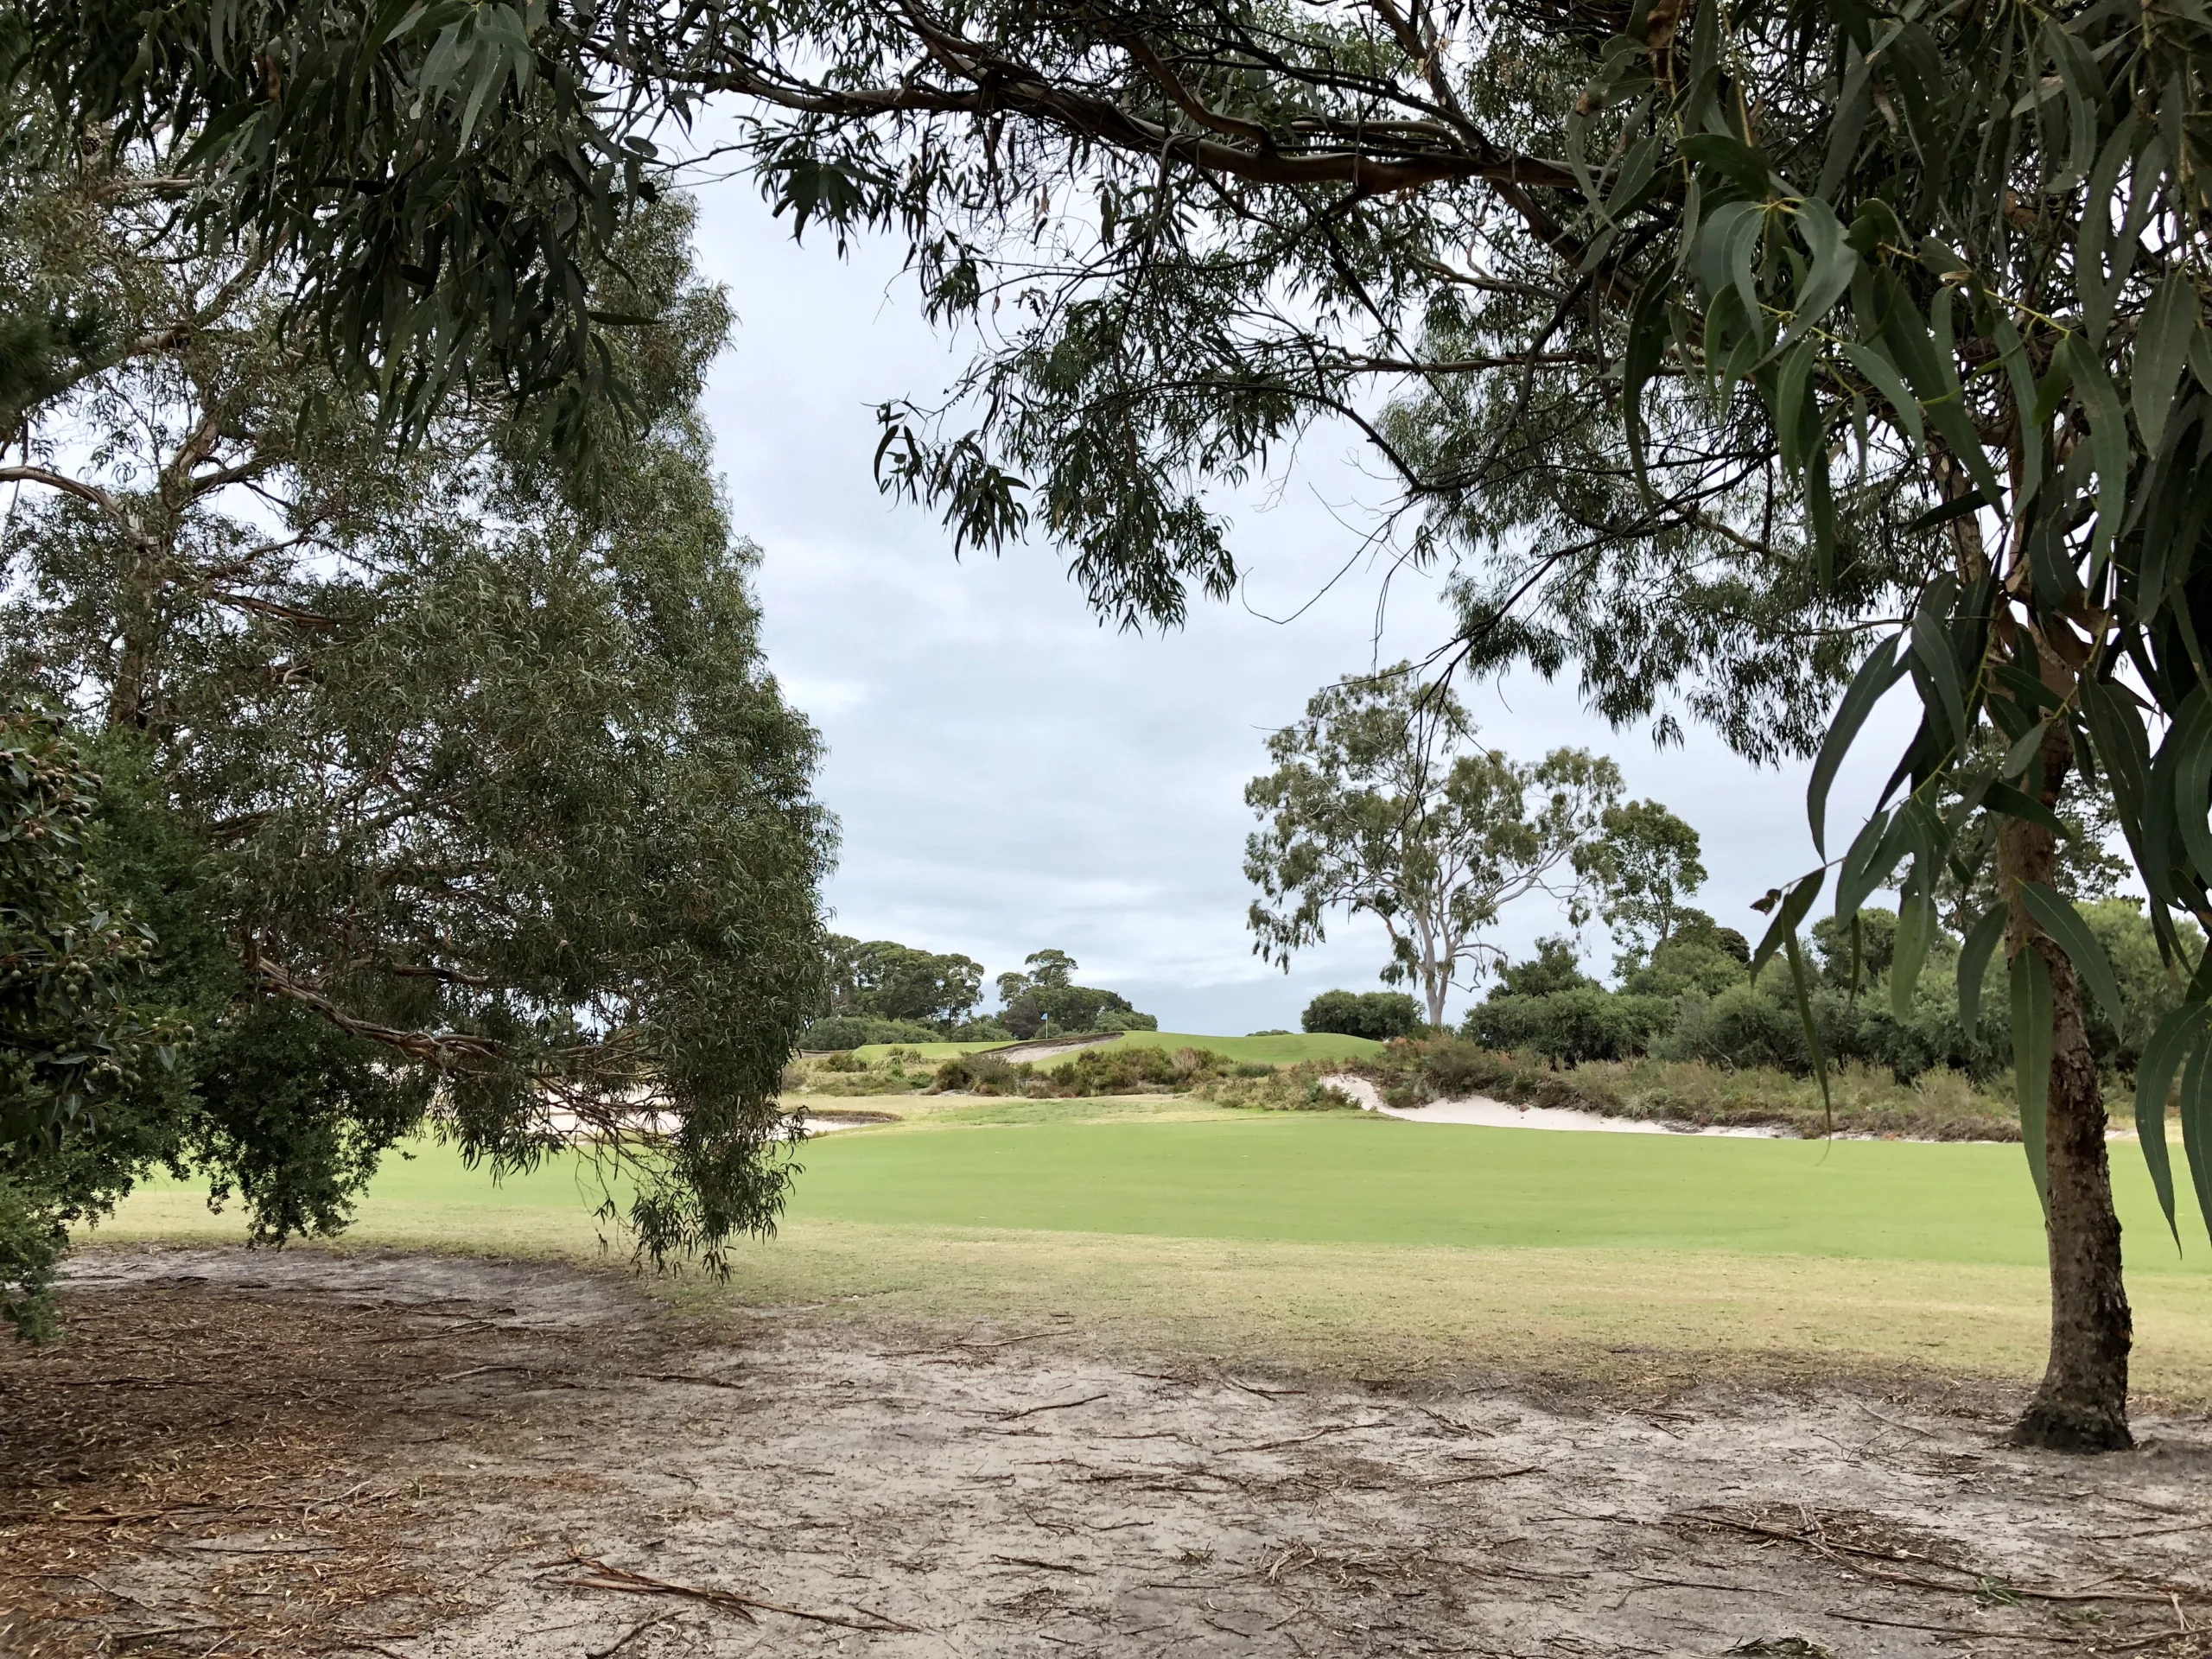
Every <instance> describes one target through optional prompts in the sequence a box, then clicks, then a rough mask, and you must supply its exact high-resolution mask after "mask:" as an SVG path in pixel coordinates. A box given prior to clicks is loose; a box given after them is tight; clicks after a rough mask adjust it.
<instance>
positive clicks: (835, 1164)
mask: <svg viewBox="0 0 2212 1659" xmlns="http://www.w3.org/2000/svg"><path fill="white" fill-rule="evenodd" d="M1179 1104H1180V1103H1174V1102H1169V1101H1166V1100H1165V1099H1154V1100H1140V1101H1135V1102H1130V1103H1121V1102H1113V1101H1102V1102H1081V1101H1043V1102H1017V1101H1006V1102H1002V1103H1001V1102H988V1103H986V1102H977V1103H974V1104H973V1105H972V1106H967V1107H963V1108H962V1109H960V1111H959V1113H958V1116H961V1117H968V1118H970V1122H969V1123H968V1124H966V1125H963V1126H959V1127H957V1128H956V1127H953V1126H952V1125H950V1124H947V1123H944V1122H939V1123H938V1124H937V1125H935V1126H933V1127H934V1128H936V1129H937V1131H938V1132H934V1133H931V1132H923V1131H922V1130H921V1128H920V1126H916V1127H915V1128H907V1127H903V1126H887V1127H885V1128H880V1129H879V1128H858V1129H846V1130H842V1131H839V1132H838V1133H836V1134H835V1135H824V1136H823V1137H821V1138H820V1139H817V1140H816V1141H812V1142H810V1144H809V1145H808V1146H807V1147H806V1148H805V1149H804V1152H803V1153H802V1154H801V1158H802V1161H803V1163H804V1174H803V1175H802V1176H801V1177H800V1179H799V1180H798V1184H797V1185H796V1187H795V1189H794V1191H793V1193H792V1197H791V1205H790V1211H789V1213H790V1216H791V1219H793V1220H794V1221H838V1222H857V1223H864V1224H871V1225H893V1226H907V1227H957V1228H963V1229H965V1228H977V1227H982V1228H989V1229H994V1230H1013V1231H1024V1232H1028V1231H1042V1232H1081V1233H1099V1234H1136V1235H1145V1236H1155V1237H1172V1238H1210V1239H1229V1240H1242V1241H1253V1242H1257V1241H1274V1242H1279V1243H1301V1244H1379V1245H1420V1246H1442V1247H1447V1248H1454V1249H1619V1250H1643V1251H1649V1250H1660V1251H1697V1252H1712V1251H1721V1252H1730V1253H1734V1254H1741V1255H1805V1256H1826V1257H1834V1258H1846V1257H1849V1258H1856V1259H1872V1260H1888V1261H1910V1262H1958V1263H1967V1262H1988V1263H1999V1262H2005V1263H2012V1264H2015V1265H2020V1266H2030V1265H2033V1264H2035V1263H2037V1262H2041V1261H2042V1260H2043V1227H2042V1219H2041V1217H2040V1215H2039V1214H2038V1212H2037V1208H2036V1202H2035V1194H2034V1191H2033V1189H2032V1188H2031V1186H2030V1185H2029V1183H2028V1178H2027V1172H2026V1167H2025V1163H2024V1160H2023V1158H2022V1156H2021V1154H2020V1150H2019V1148H2018V1147H2010V1146H1989V1145H1944V1146H1930V1145H1925V1144H1922V1143H1916V1142H1910V1141H1834V1142H1821V1141H1752V1140H1731V1139H1720V1138H1715V1137H1693V1136H1688V1135H1681V1136H1673V1135H1573V1134H1551V1133H1545V1132H1542V1131H1538V1130H1529V1129H1488V1128H1468V1127H1465V1126H1459V1125H1449V1124H1424V1123H1405V1122H1395V1121H1393V1120H1390V1119H1387V1118H1377V1117H1373V1116H1366V1115H1364V1114H1360V1115H1355V1114H1352V1113H1348V1112H1346V1113H1325V1114H1315V1115H1312V1116H1306V1115H1293V1114H1283V1115H1268V1116H1260V1115H1257V1114H1253V1115H1237V1116H1230V1115H1229V1114H1226V1113H1224V1114H1222V1115H1220V1116H1217V1117H1212V1118H1210V1119H1202V1120H1200V1121H1195V1122H1192V1121H1180V1122H1148V1121H1146V1116H1149V1115H1150V1114H1149V1113H1147V1114H1146V1116H1130V1115H1129V1114H1128V1113H1127V1112H1124V1111H1122V1110H1120V1108H1122V1107H1123V1106H1124V1105H1127V1106H1128V1107H1132V1108H1137V1109H1144V1108H1153V1109H1162V1108H1168V1107H1171V1106H1174V1105H1179ZM1086 1112H1087V1113H1090V1114H1093V1115H1096V1116H1100V1117H1103V1118H1106V1119H1107V1120H1108V1121H1104V1122H1080V1121H1077V1122H1070V1121H1068V1119H1069V1118H1070V1116H1073V1115H1077V1114H1083V1113H1086ZM1117 1119H1118V1120H1119V1121H1116V1120H1117ZM410 1152H411V1155H410V1156H408V1157H405V1158H395V1159H393V1160H391V1161H390V1162H389V1163H388V1164H387V1165H386V1166H385V1169H384V1170H383V1172H382V1173H379V1175H378V1178H377V1180H376V1184H375V1187H374V1189H373V1200H374V1201H381V1202H386V1203H394V1204H403V1205H414V1206H425V1207H433V1208H435V1207H438V1206H448V1207H451V1208H452V1209H454V1211H456V1212H457V1213H458V1212H459V1211H463V1210H469V1211H474V1210H480V1209H492V1210H520V1209H537V1210H549V1209H550V1210H575V1209H580V1208H588V1207H589V1205H591V1204H592V1203H594V1202H596V1187H595V1185H594V1180H593V1178H592V1173H591V1170H590V1166H589V1164H588V1160H585V1159H582V1158H577V1157H565V1158H561V1159H556V1160H552V1161H550V1162H549V1163H548V1164H547V1165H546V1166H544V1167H543V1168H542V1169H540V1170H538V1171H537V1172H536V1173H531V1174H529V1175H521V1176H509V1177H508V1178H506V1179H505V1180H503V1181H499V1182H494V1181H493V1180H492V1179H490V1177H489V1176H488V1175H486V1174H485V1173H482V1172H481V1171H477V1170H471V1169H467V1168H466V1167H464V1166H463V1165H462V1164H461V1160H460V1159H459V1158H458V1157H457V1156H456V1155H455V1154H454V1152H453V1151H452V1150H451V1149H450V1148H448V1147H442V1146H439V1145H436V1144H435V1143H427V1142H426V1143H418V1144H416V1146H415V1147H412V1148H411V1149H410ZM2113 1154H2114V1156H2113V1176H2114V1186H2115V1189H2116V1191H2117V1193H2118V1198H2119V1204H2120V1216H2121V1220H2122V1222H2123V1224H2125V1226H2126V1242H2127V1251H2128V1266H2129V1269H2130V1271H2131V1272H2132V1273H2159V1274H2183V1275H2187V1276H2189V1277H2191V1278H2194V1279H2202V1280H2208V1281H2212V1249H2209V1248H2208V1247H2207V1243H2206V1239H2205V1234H2204V1230H2203V1229H2202V1224H2200V1223H2199V1222H2198V1220H2197V1218H2196V1209H2195V1205H2194V1204H2193V1203H2192V1202H2190V1199H2189V1198H2188V1197H2187V1195H2186V1192H2184V1196H2183V1205H2184V1206H2185V1207H2184V1210H2183V1216H2182V1221H2183V1243H2184V1246H2185V1249H2184V1251H2183V1253H2180V1254H2177V1252H2176V1250H2175V1249H2174V1245H2173V1241H2172V1239H2171V1236H2168V1234H2167V1232H2166V1229H2165V1224H2164V1221H2163V1219H2162V1218H2160V1217H2159V1216H2158V1211H2157V1206H2156V1202H2155V1200H2154V1198H2152V1191H2151V1185H2150V1181H2149V1179H2148V1177H2146V1176H2145V1174H2144V1173H2143V1172H2142V1162H2141V1160H2140V1159H2139V1157H2138V1156H2137V1155H2136V1153H2135V1149H2134V1147H2133V1146H2130V1145H2127V1144H2126V1143H2120V1144H2117V1145H2115V1146H2114V1147H2113ZM149 1187H150V1188H151V1189H153V1190H162V1189H164V1188H168V1183H165V1182H162V1181H156V1182H153V1183H149ZM169 1190H174V1189H173V1188H172V1189H169Z"/></svg>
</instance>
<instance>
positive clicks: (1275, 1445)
mask: <svg viewBox="0 0 2212 1659" xmlns="http://www.w3.org/2000/svg"><path fill="white" fill-rule="evenodd" d="M1384 1427H1389V1425H1388V1424H1387V1422H1386V1421H1384V1420H1383V1419H1382V1418H1380V1417H1378V1418H1376V1420H1375V1421H1373V1422H1371V1423H1331V1424H1328V1425H1327V1426H1326V1427H1322V1428H1317V1429H1315V1430H1314V1431H1313V1433H1311V1434H1298V1435H1294V1436H1293V1437H1292V1438H1291V1439H1289V1440H1262V1441H1261V1442H1260V1444H1259V1445H1257V1446H1224V1447H1223V1448H1222V1450H1224V1452H1279V1451H1281V1449H1282V1448H1283V1447H1284V1446H1303V1445H1305V1444H1306V1441H1308V1440H1319V1439H1320V1438H1321V1437H1322V1436H1323V1435H1324V1434H1346V1433H1351V1431H1352V1430H1353V1429H1356V1428H1384Z"/></svg>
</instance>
